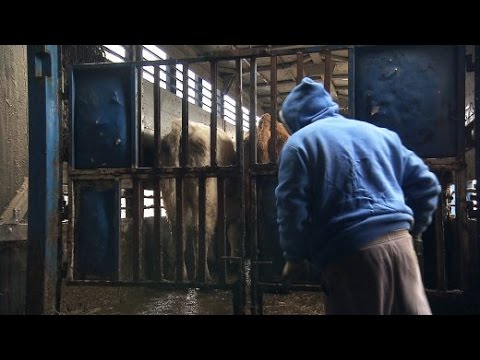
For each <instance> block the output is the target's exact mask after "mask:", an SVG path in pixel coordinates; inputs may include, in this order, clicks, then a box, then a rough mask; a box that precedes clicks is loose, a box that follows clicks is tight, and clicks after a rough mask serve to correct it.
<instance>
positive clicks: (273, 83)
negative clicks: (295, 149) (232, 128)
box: [269, 55, 277, 164]
mask: <svg viewBox="0 0 480 360" xmlns="http://www.w3.org/2000/svg"><path fill="white" fill-rule="evenodd" d="M270 108H271V109H272V110H271V113H272V114H271V119H272V121H271V122H270V135H271V137H270V144H269V151H270V162H271V163H274V164H275V163H276V162H277V152H276V144H277V56H276V55H273V56H272V57H271V58H270Z"/></svg>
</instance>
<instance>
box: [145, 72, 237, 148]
mask: <svg viewBox="0 0 480 360" xmlns="http://www.w3.org/2000/svg"><path fill="white" fill-rule="evenodd" d="M143 99H144V102H143V104H144V105H143V107H144V108H143V112H144V119H143V122H144V124H145V127H146V128H147V129H150V130H153V127H154V125H153V84H152V83H150V82H147V81H144V98H143ZM160 103H161V108H160V116H161V122H162V137H163V136H165V135H166V134H168V132H170V130H171V128H172V126H171V123H172V121H173V120H174V119H179V118H181V117H182V99H181V98H179V97H178V96H176V95H175V94H173V93H171V92H169V91H167V90H164V89H160ZM188 113H189V119H190V120H191V121H195V122H200V123H203V124H207V125H209V124H210V113H209V112H207V111H205V110H203V109H202V108H200V107H198V106H196V105H193V104H191V103H189V104H188ZM218 124H219V127H221V121H220V119H218ZM226 131H227V133H228V134H229V135H230V137H231V138H232V139H233V141H234V142H235V126H234V125H231V124H228V123H227V127H226Z"/></svg>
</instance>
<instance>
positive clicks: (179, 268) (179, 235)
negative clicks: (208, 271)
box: [174, 177, 186, 281]
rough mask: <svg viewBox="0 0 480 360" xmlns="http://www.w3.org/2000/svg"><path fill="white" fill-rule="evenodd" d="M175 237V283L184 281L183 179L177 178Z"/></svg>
mask: <svg viewBox="0 0 480 360" xmlns="http://www.w3.org/2000/svg"><path fill="white" fill-rule="evenodd" d="M175 201H176V203H175V212H176V214H175V215H176V216H175V234H174V235H175V236H174V238H175V239H174V241H175V244H176V258H175V259H176V261H175V268H176V274H175V279H176V281H184V280H186V279H185V278H184V276H183V275H184V273H183V269H184V266H185V254H184V251H185V246H184V239H183V178H182V177H177V178H175Z"/></svg>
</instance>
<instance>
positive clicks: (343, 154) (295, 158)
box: [276, 81, 439, 267]
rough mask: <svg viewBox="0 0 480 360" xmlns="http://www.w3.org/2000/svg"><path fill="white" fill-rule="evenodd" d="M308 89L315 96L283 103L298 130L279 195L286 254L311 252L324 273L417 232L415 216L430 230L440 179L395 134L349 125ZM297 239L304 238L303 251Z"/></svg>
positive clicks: (325, 98)
mask: <svg viewBox="0 0 480 360" xmlns="http://www.w3.org/2000/svg"><path fill="white" fill-rule="evenodd" d="M304 87H305V89H306V90H305V92H309V93H308V95H305V93H299V94H298V96H297V95H296V94H293V96H292V98H293V100H292V99H289V101H287V100H286V102H285V103H284V105H283V111H284V112H285V114H284V115H285V117H286V118H287V121H286V123H287V125H288V126H289V127H290V128H291V129H294V131H293V134H292V136H291V137H290V138H289V140H288V141H287V143H286V144H285V147H284V149H283V151H282V154H281V157H280V168H279V185H278V187H277V189H276V196H277V210H278V223H279V229H280V238H281V242H282V247H283V248H284V249H285V252H286V253H291V256H292V257H299V256H300V255H302V253H303V254H305V253H308V256H309V258H310V260H311V261H312V262H313V263H315V264H317V265H318V266H319V267H323V266H324V265H326V264H327V263H328V262H330V261H333V260H335V258H337V257H339V256H342V255H345V254H347V253H349V252H352V251H354V250H356V249H358V248H360V247H362V246H364V245H365V244H366V243H368V242H369V241H372V239H375V238H376V237H378V236H381V235H384V234H387V233H389V232H391V231H395V230H402V229H403V230H410V229H411V228H412V224H413V222H414V212H416V214H415V221H416V222H418V225H419V226H420V227H421V229H420V230H425V229H424V228H426V226H427V225H428V224H429V223H430V217H431V214H432V212H433V209H435V207H436V203H437V198H436V196H437V195H438V193H439V186H438V181H437V179H436V177H435V175H434V174H432V173H431V172H430V171H429V170H428V167H427V166H426V165H425V164H424V163H423V161H422V160H421V159H420V158H419V157H418V156H416V155H415V154H414V153H413V152H412V151H410V150H408V149H406V148H405V147H404V146H403V145H402V142H401V140H400V138H399V137H398V135H397V134H396V133H394V132H392V131H390V130H387V129H384V128H380V127H377V126H375V125H373V124H370V123H368V122H364V121H358V120H352V119H347V118H345V117H343V116H341V115H340V114H338V106H337V105H336V104H335V103H334V102H333V101H332V100H331V97H330V95H329V94H328V93H327V92H325V90H324V89H323V87H319V86H318V84H316V83H313V82H311V81H304ZM312 88H313V90H312ZM298 89H299V92H300V91H302V90H301V87H300V86H299V87H298ZM308 96H310V97H311V98H312V100H311V101H310V103H309V102H308V98H309V97H308ZM294 100H295V101H294ZM417 200H418V202H417ZM424 200H425V201H424ZM415 210H417V211H415ZM293 238H302V239H303V240H302V243H301V244H300V245H301V246H298V241H293V240H291V239H293ZM289 242H292V243H295V246H289ZM286 256H287V257H288V255H286Z"/></svg>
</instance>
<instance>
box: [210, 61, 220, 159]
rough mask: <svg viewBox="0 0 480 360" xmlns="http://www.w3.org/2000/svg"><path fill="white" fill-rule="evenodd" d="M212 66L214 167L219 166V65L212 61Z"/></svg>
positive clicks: (211, 157) (211, 131) (211, 130)
mask: <svg viewBox="0 0 480 360" xmlns="http://www.w3.org/2000/svg"><path fill="white" fill-rule="evenodd" d="M210 65H211V76H212V112H211V113H210V164H211V165H212V166H217V110H218V102H217V89H218V82H217V75H218V74H217V73H218V64H217V62H216V61H212V62H211V64H210Z"/></svg>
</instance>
